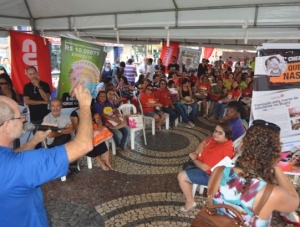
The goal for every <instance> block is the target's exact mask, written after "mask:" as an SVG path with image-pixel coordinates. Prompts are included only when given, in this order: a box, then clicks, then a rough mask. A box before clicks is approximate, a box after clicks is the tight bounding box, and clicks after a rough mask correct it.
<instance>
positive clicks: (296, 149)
mask: <svg viewBox="0 0 300 227" xmlns="http://www.w3.org/2000/svg"><path fill="white" fill-rule="evenodd" d="M281 142H282V153H281V157H280V161H279V166H280V168H281V169H282V170H283V171H284V172H285V173H289V174H293V175H300V136H292V137H287V138H282V139H281Z"/></svg>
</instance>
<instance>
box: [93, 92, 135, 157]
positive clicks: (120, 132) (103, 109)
mask: <svg viewBox="0 0 300 227" xmlns="http://www.w3.org/2000/svg"><path fill="white" fill-rule="evenodd" d="M108 93H109V94H112V93H111V92H109V91H108ZM93 109H94V111H95V112H96V113H99V114H100V116H101V117H102V123H103V124H104V125H106V126H107V127H108V129H109V130H110V131H111V132H112V133H113V138H114V141H115V143H116V147H117V150H121V151H124V152H127V151H130V149H129V148H127V140H128V136H129V132H130V130H129V127H128V126H127V123H126V120H125V119H123V118H122V116H121V115H120V113H119V111H118V109H117V108H116V107H115V106H114V105H113V103H111V102H109V101H108V99H107V94H106V93H105V91H99V93H98V95H97V97H96V102H94V103H93Z"/></svg>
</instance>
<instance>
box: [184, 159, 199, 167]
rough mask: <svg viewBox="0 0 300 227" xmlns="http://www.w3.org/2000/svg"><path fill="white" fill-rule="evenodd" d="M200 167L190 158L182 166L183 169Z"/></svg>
mask: <svg viewBox="0 0 300 227" xmlns="http://www.w3.org/2000/svg"><path fill="white" fill-rule="evenodd" d="M195 168H198V167H197V166H196V164H195V162H194V161H193V160H192V159H189V160H188V161H187V162H185V163H184V164H183V166H182V169H183V170H188V169H195Z"/></svg>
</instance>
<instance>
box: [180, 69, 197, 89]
mask: <svg viewBox="0 0 300 227" xmlns="http://www.w3.org/2000/svg"><path fill="white" fill-rule="evenodd" d="M184 78H188V74H187V72H186V71H183V72H182V75H181V77H179V78H178V85H179V86H182V81H183V79H184ZM196 78H197V77H196Z"/></svg>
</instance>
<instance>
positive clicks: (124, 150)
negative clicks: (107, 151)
mask: <svg viewBox="0 0 300 227" xmlns="http://www.w3.org/2000/svg"><path fill="white" fill-rule="evenodd" d="M122 151H123V152H129V151H131V149H130V148H124V149H123V150H122Z"/></svg>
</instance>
